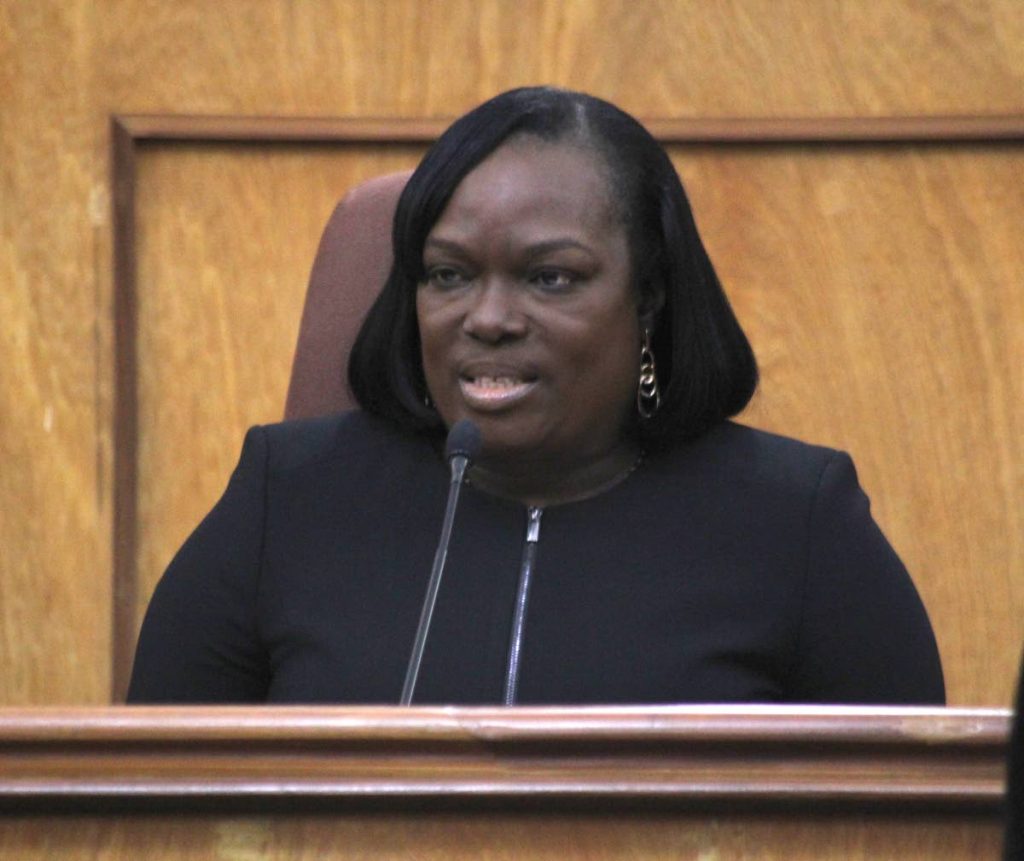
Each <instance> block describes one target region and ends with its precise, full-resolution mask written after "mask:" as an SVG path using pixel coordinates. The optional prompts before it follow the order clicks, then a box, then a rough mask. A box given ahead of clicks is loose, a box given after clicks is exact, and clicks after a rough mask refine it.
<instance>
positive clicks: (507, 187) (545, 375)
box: [416, 137, 640, 463]
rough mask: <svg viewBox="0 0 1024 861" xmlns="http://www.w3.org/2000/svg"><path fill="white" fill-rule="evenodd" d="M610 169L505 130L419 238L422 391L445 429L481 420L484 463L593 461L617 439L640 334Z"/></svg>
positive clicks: (627, 411)
mask: <svg viewBox="0 0 1024 861" xmlns="http://www.w3.org/2000/svg"><path fill="white" fill-rule="evenodd" d="M606 173H607V171H606V168H605V165H604V163H603V161H602V159H601V157H600V156H599V155H597V154H596V153H593V152H591V151H589V150H586V149H583V148H581V147H579V146H576V145H573V144H571V143H548V142H545V141H542V140H540V139H538V138H532V137H523V138H515V139H513V140H511V141H509V142H507V143H505V144H503V145H502V146H501V147H499V148H498V149H497V150H495V152H494V153H492V154H491V155H490V156H489V157H488V158H487V159H486V160H485V161H483V162H481V163H480V165H478V166H477V167H476V168H475V169H474V170H473V171H471V172H470V173H469V174H467V175H466V177H465V178H464V179H463V180H462V182H461V183H460V184H459V186H458V187H457V188H456V190H455V193H454V195H453V196H452V198H451V201H450V202H449V204H448V206H447V208H446V209H445V210H444V212H443V213H442V214H441V217H440V218H439V219H438V221H437V223H436V224H435V225H434V228H433V230H431V232H430V234H429V235H428V237H427V241H426V244H425V247H424V253H423V262H424V267H425V271H426V280H425V281H424V282H423V283H422V284H421V285H420V287H419V289H418V291H417V300H416V312H417V317H418V320H419V330H420V337H421V342H422V350H423V370H424V374H425V376H426V382H427V387H428V389H429V391H430V395H431V397H432V399H433V401H434V404H435V406H436V407H437V409H438V411H439V412H440V414H441V416H442V418H443V419H444V421H445V423H446V424H447V425H448V426H449V427H450V426H451V425H452V424H454V423H455V422H456V421H458V420H459V419H462V418H468V419H472V420H473V421H474V422H475V423H476V424H477V425H478V426H479V428H480V431H481V433H482V436H483V453H482V458H483V459H487V458H490V459H491V460H492V461H493V462H500V461H501V460H503V459H505V458H511V459H513V460H515V459H516V458H523V457H525V458H526V459H538V460H542V461H548V460H551V459H552V458H561V457H566V458H568V459H570V460H572V461H576V460H577V459H580V458H583V459H587V460H594V459H597V458H600V457H602V456H604V455H607V454H610V453H611V452H613V451H614V450H615V449H616V448H620V447H621V445H622V438H623V428H624V427H625V425H626V423H627V421H628V420H629V417H630V415H631V411H632V409H633V404H634V398H635V393H636V384H637V372H638V367H639V349H640V332H639V322H638V316H637V301H636V294H635V291H634V289H633V286H632V281H631V272H630V261H629V247H628V242H627V238H626V231H625V228H624V226H623V224H622V221H621V217H620V215H619V213H618V211H617V209H616V207H615V205H614V202H613V200H612V195H611V189H610V187H609V183H608V179H607V177H606ZM555 462H556V463H557V462H558V461H557V460H556V461H555Z"/></svg>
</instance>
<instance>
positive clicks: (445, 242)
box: [423, 236, 594, 256]
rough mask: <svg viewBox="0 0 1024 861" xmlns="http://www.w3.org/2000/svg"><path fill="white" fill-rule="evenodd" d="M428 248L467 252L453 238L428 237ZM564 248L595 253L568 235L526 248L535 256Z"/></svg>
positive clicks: (426, 243) (458, 252)
mask: <svg viewBox="0 0 1024 861" xmlns="http://www.w3.org/2000/svg"><path fill="white" fill-rule="evenodd" d="M428 248H433V249H437V250H439V251H448V252H450V253H452V254H465V253H466V247H465V246H464V245H463V244H462V243H460V242H457V241H455V240H453V239H443V238H437V237H434V238H431V237H428V238H427V241H426V242H424V243H423V250H424V251H426V250H427V249H428ZM564 249H578V250H580V251H586V252H587V253H588V254H593V253H594V250H593V249H592V248H591V247H590V246H589V245H587V244H586V243H583V242H580V241H579V240H578V239H573V238H571V237H568V236H565V237H558V238H555V239H545V240H544V241H543V242H535V243H533V244H532V245H528V246H526V248H525V250H526V251H527V252H528V253H529V254H531V255H533V256H538V255H541V254H548V253H550V252H552V251H562V250H564Z"/></svg>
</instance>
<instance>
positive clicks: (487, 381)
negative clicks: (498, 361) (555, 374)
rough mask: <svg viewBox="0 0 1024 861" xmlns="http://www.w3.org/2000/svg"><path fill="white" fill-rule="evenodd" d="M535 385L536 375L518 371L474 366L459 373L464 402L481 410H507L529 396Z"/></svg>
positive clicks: (508, 368)
mask: <svg viewBox="0 0 1024 861" xmlns="http://www.w3.org/2000/svg"><path fill="white" fill-rule="evenodd" d="M536 386H537V378H536V376H535V375H533V374H530V373H527V372H524V371H523V370H521V369H519V368H513V367H507V366H493V365H487V366H483V365H476V366H469V367H467V368H464V369H463V370H461V371H460V373H459V390H460V391H461V392H462V397H463V400H464V401H465V402H466V404H467V405H469V406H470V407H472V408H473V409H476V410H481V411H494V410H503V409H508V408H509V407H511V406H513V405H515V404H517V403H519V402H520V401H522V400H523V399H525V398H526V397H528V396H529V394H530V392H532V391H533V389H534V388H536Z"/></svg>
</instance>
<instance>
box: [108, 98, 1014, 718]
mask: <svg viewBox="0 0 1024 861" xmlns="http://www.w3.org/2000/svg"><path fill="white" fill-rule="evenodd" d="M450 122H451V118H433V119H432V118H422V119H394V118H383V119H359V118H345V119H324V118H319V119H318V118H293V117H241V116H184V115H115V116H113V117H112V118H111V164H112V177H111V182H112V185H113V194H112V198H113V201H114V222H113V223H114V228H113V229H114V238H113V249H114V265H113V271H114V321H115V326H114V363H113V364H114V374H115V380H114V393H115V404H114V516H113V536H112V541H113V595H114V607H113V615H112V619H113V640H112V642H113V649H112V661H113V667H112V679H113V691H112V696H113V699H114V701H115V702H117V701H120V700H122V699H123V697H124V692H125V690H126V688H127V683H128V677H129V674H130V671H131V664H132V656H133V652H134V647H135V644H134V641H133V637H134V633H133V632H134V616H135V612H136V602H137V593H138V585H137V576H136V555H137V553H136V551H137V544H138V541H137V537H138V525H137V491H138V486H137V485H138V476H137V436H138V396H137V379H136V377H137V374H136V371H137V364H138V357H137V355H136V352H137V351H136V336H137V331H136V330H137V323H136V297H137V291H138V289H139V286H138V284H137V272H136V260H135V252H136V250H135V186H136V162H137V158H138V152H139V149H140V147H143V146H145V145H147V144H159V143H169V142H174V141H178V142H189V143H224V142H239V143H244V144H252V143H261V144H265V143H292V144H295V143H299V144H302V143H308V144H313V143H337V144H367V143H369V144H382V145H387V144H398V143H405V144H408V143H422V144H428V143H430V142H431V141H433V140H434V139H435V138H436V137H437V136H438V135H439V134H440V133H441V132H442V131H443V130H444V129H445V128H446V127H447V126H448V125H449V124H450ZM644 123H645V125H646V126H647V127H648V128H649V129H650V130H651V132H652V133H653V134H654V136H655V137H657V138H658V139H659V140H660V141H662V142H663V143H665V144H673V145H679V144H717V145H782V144H808V145H825V146H829V145H832V146H835V145H857V144H867V145H880V144H881V145H886V144H909V145H931V144H965V143H982V144H991V143H999V142H1010V143H1014V144H1020V143H1021V142H1024V116H988V117H985V116H959V117H958V116H953V117H838V118H827V117H825V118H798V119H759V118H735V119H717V118H716V119H712V118H686V119H671V118H669V119H658V118H651V119H647V120H645V121H644Z"/></svg>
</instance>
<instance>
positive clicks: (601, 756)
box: [0, 706, 1010, 814]
mask: <svg viewBox="0 0 1024 861" xmlns="http://www.w3.org/2000/svg"><path fill="white" fill-rule="evenodd" d="M1009 724H1010V714H1009V712H1007V711H1006V710H1002V709H924V708H846V707H831V708H828V707H768V706H766V707H743V708H737V707H714V706H699V707H698V706H694V707H690V706H682V707H622V708H618V707H616V708H611V707H609V708H604V707H599V708H514V709H504V708H465V707H459V708H456V707H438V708H428V707H414V708H408V709H400V708H391V707H359V708H335V707H174V708H167V707H112V708H38V709H2V710H0V810H14V809H21V808H24V807H26V806H43V807H46V806H48V805H53V804H59V805H60V806H62V807H68V806H70V807H75V806H76V805H79V804H81V805H82V806H88V805H90V804H91V805H95V804H97V803H103V804H105V805H108V806H112V807H114V808H116V807H118V806H119V805H128V804H131V805H133V806H137V805H139V804H143V805H145V804H148V803H152V804H159V803H166V802H168V801H171V802H174V803H176V804H179V805H182V804H183V805H185V806H187V807H193V808H196V809H202V808H205V807H211V806H217V805H220V804H224V803H229V804H230V803H231V802H245V803H249V804H252V803H257V804H260V803H272V802H273V801H274V800H275V799H277V800H278V801H280V800H281V799H290V800H294V799H298V798H303V799H320V800H326V801H331V802H334V801H337V802H375V803H385V804H401V803H403V801H405V800H411V799H415V800H417V802H418V803H422V802H423V801H425V800H426V801H430V800H433V801H436V802H442V803H444V802H452V801H457V802H458V803H460V804H464V803H473V802H487V801H488V800H490V801H495V802H501V803H502V804H507V803H509V802H513V803H515V802H523V803H530V802H536V801H538V800H543V801H544V802H545V803H547V802H551V801H555V800H558V801H560V802H568V803H583V804H593V803H602V802H614V803H616V804H617V803H622V802H630V801H644V802H651V801H658V802H660V803H667V804H670V805H673V806H676V805H679V806H684V807H685V806H687V805H691V806H702V807H709V806H710V807H712V808H713V807H722V806H726V805H728V806H730V807H732V806H735V805H737V804H747V805H753V806H771V805H787V806H792V805H794V804H796V805H804V804H812V805H818V806H821V807H823V808H835V807H838V808H843V807H847V808H849V807H851V806H856V807H883V808H884V809H885V810H888V811H890V812H892V811H894V810H896V809H898V808H899V807H901V806H902V807H905V808H906V809H908V810H912V809H914V810H920V809H922V808H926V809H929V808H942V807H944V806H945V807H954V808H957V809H961V810H976V811H977V812H979V813H983V814H994V813H996V812H998V809H999V805H1000V803H1001V800H1002V797H1003V785H1004V762H1005V757H1006V745H1007V738H1008V732H1009Z"/></svg>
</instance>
